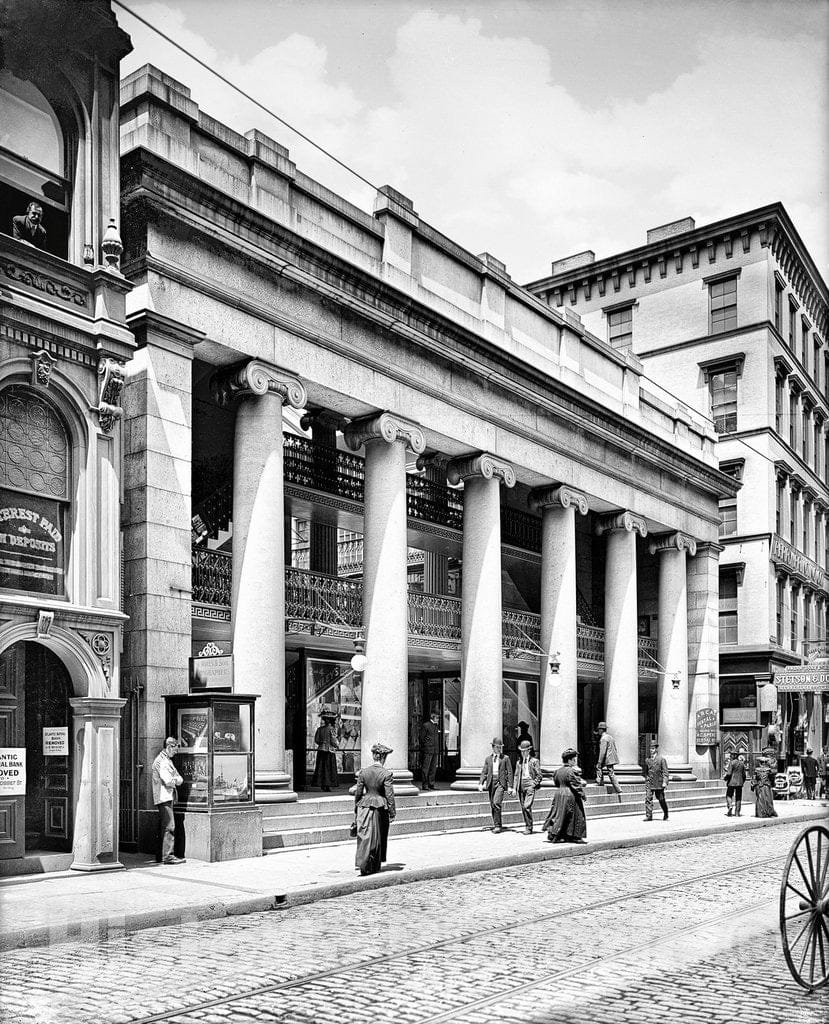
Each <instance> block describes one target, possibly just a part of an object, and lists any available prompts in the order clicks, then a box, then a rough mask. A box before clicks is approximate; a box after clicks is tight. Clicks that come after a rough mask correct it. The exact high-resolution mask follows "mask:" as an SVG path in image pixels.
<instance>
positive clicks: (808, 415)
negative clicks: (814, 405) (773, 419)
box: [800, 401, 812, 462]
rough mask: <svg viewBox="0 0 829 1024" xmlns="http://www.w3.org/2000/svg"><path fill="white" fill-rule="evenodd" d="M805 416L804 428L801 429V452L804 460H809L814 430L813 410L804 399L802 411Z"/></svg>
mask: <svg viewBox="0 0 829 1024" xmlns="http://www.w3.org/2000/svg"><path fill="white" fill-rule="evenodd" d="M801 416H802V417H803V429H802V431H801V435H800V440H801V444H802V446H803V450H802V452H801V454H802V455H803V461H804V462H808V461H809V435H810V434H811V432H812V410H811V408H810V407H809V405H808V404H807V403H806V402H805V401H804V402H803V407H802V411H801Z"/></svg>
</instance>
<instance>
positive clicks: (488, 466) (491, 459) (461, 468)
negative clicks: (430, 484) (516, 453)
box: [446, 452, 515, 487]
mask: <svg viewBox="0 0 829 1024" xmlns="http://www.w3.org/2000/svg"><path fill="white" fill-rule="evenodd" d="M473 476H482V477H483V478H484V479H485V480H491V479H492V478H493V477H495V478H496V479H498V480H501V481H502V482H503V484H504V486H505V487H515V470H514V469H513V468H512V466H511V465H510V464H509V463H508V462H504V460H503V459H498V458H496V457H495V456H494V455H490V454H489V453H488V452H477V453H475V454H473V455H465V456H464V457H463V458H461V459H452V461H451V462H450V463H449V466H448V467H447V470H446V478H447V480H448V481H449V483H450V484H459V483H460V482H461V480H468V479H469V478H470V477H473Z"/></svg>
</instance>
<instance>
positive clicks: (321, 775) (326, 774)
mask: <svg viewBox="0 0 829 1024" xmlns="http://www.w3.org/2000/svg"><path fill="white" fill-rule="evenodd" d="M320 718H321V719H322V725H320V727H319V728H318V729H317V731H316V732H315V733H314V743H315V744H316V746H317V762H316V764H315V765H314V774H313V775H312V776H311V785H312V786H319V787H320V789H321V790H322V791H323V793H328V792H329V791H330V790H331V787H332V786H333V788H334V789H336V788H337V785H338V783H337V755H336V754H335V753H334V751H335V750H338V749H339V744H338V743H337V734H336V733H335V732H334V722H336V720H337V718H336V715H329V714H327V713H323V714H322V715H320Z"/></svg>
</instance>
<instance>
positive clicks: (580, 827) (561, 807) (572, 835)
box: [541, 788, 587, 843]
mask: <svg viewBox="0 0 829 1024" xmlns="http://www.w3.org/2000/svg"><path fill="white" fill-rule="evenodd" d="M541 827H542V828H544V829H546V830H547V836H548V837H549V838H550V839H553V840H558V841H559V842H563V843H572V842H575V841H576V840H577V839H584V838H585V837H586V835H587V815H586V814H585V813H584V800H582V798H581V797H579V796H576V794H575V793H574V792H573V791H572V789H569V788H567V789H557V790H556V791H555V793H554V794H553V802H552V804H551V806H550V813H549V814H548V815H547V818H546V820H545V822H544V824H543V825H542V826H541Z"/></svg>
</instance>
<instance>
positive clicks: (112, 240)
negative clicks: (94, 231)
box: [101, 217, 124, 271]
mask: <svg viewBox="0 0 829 1024" xmlns="http://www.w3.org/2000/svg"><path fill="white" fill-rule="evenodd" d="M123 251H124V245H123V243H122V241H121V236H120V235H119V234H118V228H117V227H116V226H115V218H114V217H110V218H109V224H108V225H107V229H106V231H105V232H104V237H103V238H102V239H101V254H102V255H103V257H104V260H103V262H104V266H105V267H106V268H107V270H116V271H118V270H120V266H121V254H122V253H123Z"/></svg>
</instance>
